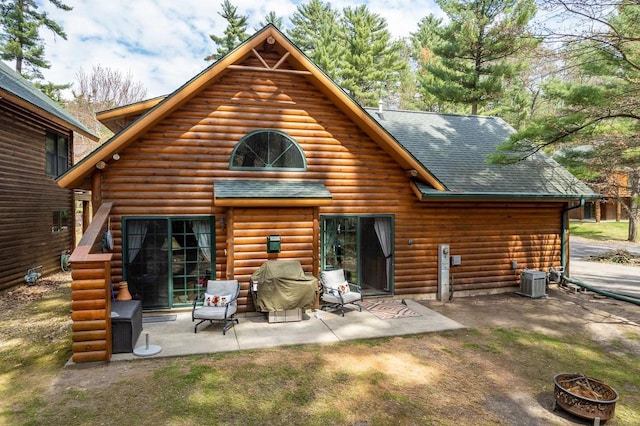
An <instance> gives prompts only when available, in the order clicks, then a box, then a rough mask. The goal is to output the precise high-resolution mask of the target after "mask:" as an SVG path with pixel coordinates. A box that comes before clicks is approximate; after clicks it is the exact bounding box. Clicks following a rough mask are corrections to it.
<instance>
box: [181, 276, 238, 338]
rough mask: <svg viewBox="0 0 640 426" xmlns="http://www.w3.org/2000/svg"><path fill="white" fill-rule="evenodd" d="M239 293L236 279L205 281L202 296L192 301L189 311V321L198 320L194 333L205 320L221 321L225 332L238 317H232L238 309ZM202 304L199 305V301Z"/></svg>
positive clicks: (236, 321) (224, 332) (223, 332)
mask: <svg viewBox="0 0 640 426" xmlns="http://www.w3.org/2000/svg"><path fill="white" fill-rule="evenodd" d="M239 293H240V284H239V283H238V280H229V281H223V280H220V281H218V280H216V281H213V280H209V281H208V282H207V291H206V293H204V294H203V295H202V296H200V297H199V298H197V299H196V300H194V301H193V310H192V311H191V321H192V322H194V321H195V320H200V322H199V323H197V324H196V326H195V327H194V329H193V332H194V333H197V332H198V326H199V325H200V324H202V323H203V322H205V321H209V322H211V323H213V322H214V321H219V322H223V323H224V324H223V327H222V334H223V335H224V334H226V333H227V330H228V329H229V328H230V327H231V326H232V325H233V323H234V322H235V323H236V324H238V319H237V318H233V316H234V315H235V314H236V311H237V310H238V304H237V299H238V294H239ZM200 302H202V305H201V306H199V303H200Z"/></svg>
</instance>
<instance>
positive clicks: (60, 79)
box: [9, 0, 443, 98]
mask: <svg viewBox="0 0 640 426" xmlns="http://www.w3.org/2000/svg"><path fill="white" fill-rule="evenodd" d="M63 1H64V3H65V4H67V5H69V6H72V7H73V10H72V11H69V12H65V11H60V10H58V9H56V8H55V7H54V6H53V5H52V4H51V3H50V2H49V1H48V0H37V3H38V4H39V5H40V6H41V8H42V9H41V10H44V11H47V13H48V14H49V17H50V18H51V19H53V20H55V21H56V22H58V23H59V24H60V25H61V26H62V28H63V29H64V31H65V32H66V34H67V40H64V39H62V38H60V37H54V36H53V34H52V33H51V32H50V31H48V30H46V29H45V28H42V29H41V33H40V35H41V37H42V38H43V40H44V42H45V57H46V59H47V60H48V61H49V62H50V63H51V68H50V69H48V70H42V71H43V74H44V76H45V80H46V81H51V82H53V83H56V84H64V83H74V82H75V81H76V80H77V78H76V74H77V72H78V71H79V70H80V69H82V70H83V71H84V72H85V73H87V74H89V73H90V72H91V69H92V67H93V66H95V65H101V66H103V67H109V68H111V69H112V70H118V71H119V72H120V73H121V74H122V75H125V76H126V75H128V74H130V75H131V77H132V79H133V81H135V82H141V83H142V84H143V85H144V87H145V88H146V89H147V98H153V97H156V96H162V95H167V94H169V93H171V92H173V91H174V90H176V89H177V88H179V87H180V86H182V85H183V84H184V83H186V82H187V81H188V80H190V79H191V78H192V77H193V76H195V75H196V74H198V73H200V72H201V71H202V70H203V69H204V68H205V67H206V66H207V65H208V63H207V62H205V61H204V57H206V56H207V55H209V54H211V53H213V52H214V51H215V50H216V46H215V44H214V43H213V41H211V39H210V37H209V35H210V34H215V35H218V36H221V35H223V31H224V29H225V28H226V26H227V23H226V20H224V18H222V17H221V16H220V15H219V13H221V12H222V7H221V4H222V0H127V1H125V0H107V1H96V0H63ZM307 2H308V0H272V1H268V2H267V1H264V0H231V3H232V4H233V5H235V6H237V7H238V13H239V14H241V15H247V16H248V17H249V26H248V28H247V32H248V33H249V34H253V33H254V32H255V31H256V30H257V29H259V24H260V22H263V21H264V18H265V16H266V15H267V13H268V12H269V11H271V10H273V11H275V12H276V14H277V15H278V16H282V17H283V18H284V19H283V22H284V27H285V31H286V29H287V27H289V26H290V21H289V17H290V16H291V15H293V13H294V12H295V11H296V8H297V5H298V4H300V3H307ZM324 2H327V1H326V0H325V1H324ZM329 3H330V4H331V6H332V7H333V8H334V9H337V10H342V9H343V8H344V7H347V6H351V7H354V6H358V5H361V4H366V5H367V7H368V9H369V10H370V11H371V12H374V13H377V14H378V15H380V16H382V17H383V18H385V19H386V21H387V24H388V29H389V31H390V32H391V34H392V35H393V36H394V37H397V38H400V37H408V36H410V33H412V32H415V31H416V30H417V28H418V22H419V21H420V19H422V18H423V17H425V16H427V15H429V14H431V13H433V14H435V15H437V16H443V15H442V12H441V11H440V9H439V8H438V6H437V5H436V4H435V3H434V1H433V0H394V1H389V0H334V1H329ZM9 65H10V66H13V64H11V63H9Z"/></svg>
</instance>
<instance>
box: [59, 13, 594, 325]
mask: <svg viewBox="0 0 640 426" xmlns="http://www.w3.org/2000/svg"><path fill="white" fill-rule="evenodd" d="M98 118H99V119H100V120H101V121H102V122H103V123H104V124H105V125H107V126H108V127H110V128H111V129H112V130H114V131H115V132H116V134H115V136H114V137H113V138H112V139H111V140H110V141H108V142H107V143H105V144H104V145H102V146H101V147H100V148H99V149H97V150H96V151H94V152H93V153H92V154H90V155H89V156H87V157H86V158H85V159H84V160H83V161H81V162H80V163H78V164H77V165H76V166H75V167H74V168H72V169H71V170H69V171H68V172H67V173H65V174H64V175H63V176H61V177H60V178H59V179H58V183H59V185H60V186H61V187H63V188H68V189H76V188H82V189H90V190H92V191H93V192H92V194H93V195H92V196H93V202H94V206H93V208H94V211H98V209H99V208H100V207H101V205H103V204H104V203H111V204H112V207H111V208H110V210H105V212H106V214H107V215H108V218H109V223H110V225H109V226H110V229H111V232H112V234H113V240H114V248H113V256H112V258H111V261H110V273H111V281H113V282H114V283H115V282H118V281H119V280H126V281H127V282H128V284H129V291H130V292H131V293H132V294H133V295H134V297H136V298H139V299H141V300H142V303H143V307H144V308H145V309H155V308H175V307H180V306H186V305H187V304H188V303H190V301H191V300H193V298H194V297H195V296H196V295H198V294H199V292H202V291H203V289H204V287H202V284H203V283H205V282H206V279H207V278H209V277H212V278H217V279H229V278H235V279H238V280H239V281H240V282H241V284H242V290H241V297H240V301H239V305H240V306H239V311H240V312H244V311H251V310H253V309H254V307H253V305H252V301H251V297H250V296H249V278H250V276H251V274H252V273H253V272H254V271H255V270H256V269H257V268H258V267H259V266H260V265H261V264H262V263H263V262H264V261H266V260H270V259H297V260H299V261H300V262H301V264H302V265H303V267H304V270H305V271H306V272H307V273H310V274H314V275H316V276H317V275H318V273H319V272H320V271H321V270H323V269H328V268H337V267H343V268H345V270H346V271H347V274H348V276H349V278H350V280H352V281H355V282H358V283H359V284H361V285H362V286H363V288H364V289H365V294H366V295H387V296H399V297H400V296H401V297H404V298H407V297H414V298H427V297H433V295H434V293H435V292H436V288H437V281H438V253H439V245H441V244H448V245H449V247H450V253H451V254H452V255H459V256H461V264H460V265H459V266H453V267H452V281H451V282H452V284H453V286H454V289H455V291H456V292H460V293H469V292H472V291H494V290H496V289H498V290H507V289H513V288H515V287H517V285H518V282H519V274H520V272H521V271H522V270H523V269H525V268H531V269H538V270H546V269H547V268H549V267H552V266H559V265H561V264H562V263H564V262H565V261H566V258H563V253H566V251H564V250H565V248H564V247H563V244H566V235H565V233H566V228H567V223H566V216H567V209H568V208H569V207H571V206H573V205H574V204H576V201H580V200H581V199H585V198H590V197H594V195H595V194H594V193H593V192H592V191H591V190H590V189H589V188H588V187H586V186H585V185H583V184H582V183H581V182H579V181H578V180H576V179H575V178H573V177H572V176H571V175H570V174H569V173H568V172H567V171H566V170H564V169H562V168H561V167H560V166H559V165H558V164H557V163H555V162H553V161H552V160H550V159H548V158H547V157H545V156H544V155H542V154H540V155H538V156H536V157H535V158H531V159H529V160H527V161H523V162H522V163H520V164H517V165H512V166H498V165H488V164H485V162H484V155H485V154H488V153H491V152H493V150H494V149H495V146H496V145H497V144H498V143H500V142H502V141H504V140H505V139H506V138H508V137H509V135H510V133H511V132H512V131H513V130H512V129H511V128H510V127H509V126H508V125H507V124H505V123H504V122H503V121H502V120H500V119H498V118H494V117H479V116H458V115H438V114H430V113H420V112H407V111H378V110H377V109H363V108H361V107H360V106H359V105H358V104H356V103H355V102H354V101H353V100H352V99H351V98H350V97H349V96H348V95H346V94H345V93H344V91H342V90H341V89H340V88H339V87H338V86H336V84H335V83H333V82H332V81H331V80H330V79H329V78H327V76H326V75H325V74H324V73H322V72H321V71H320V70H319V69H318V68H316V67H315V66H314V65H313V64H312V63H311V62H310V61H309V60H308V58H306V57H305V56H304V55H303V54H302V53H301V52H300V51H299V50H298V49H297V48H296V47H295V46H294V45H293V44H292V43H291V42H290V41H289V40H288V39H287V38H286V37H284V36H283V35H282V33H280V32H279V31H278V30H277V29H276V28H275V27H273V26H267V27H265V28H264V29H263V30H261V31H260V32H258V33H257V34H256V35H254V36H253V37H251V38H250V39H249V40H247V41H246V42H245V43H244V44H242V45H241V46H239V47H238V48H237V49H235V50H234V51H233V52H231V53H230V54H228V55H227V56H225V57H224V58H222V59H220V60H219V61H217V62H216V63H214V64H213V65H211V66H210V67H209V68H207V69H206V70H205V71H203V72H202V73H201V74H199V75H197V76H196V77H194V78H193V79H192V80H191V81H189V82H187V83H186V84H185V85H184V86H182V87H181V88H179V89H178V90H176V91H175V92H174V93H172V94H171V95H169V96H168V97H166V98H163V99H155V100H151V101H146V102H143V103H140V104H135V105H130V106H127V107H123V108H119V109H116V110H111V111H106V112H103V113H101V114H99V116H98ZM105 225H106V222H105V220H104V219H102V222H101V224H100V226H102V227H104V226H105ZM96 235H97V234H96ZM270 236H277V237H279V241H280V245H281V246H280V249H279V251H278V250H272V251H268V250H267V239H268V238H269V237H270ZM90 244H91V242H87V247H88V245H90ZM276 248H277V247H276ZM87 250H88V248H87ZM87 250H85V251H84V252H83V253H80V254H78V255H75V256H74V258H75V261H76V262H82V261H83V259H85V255H88V251H87ZM516 263H517V265H516ZM74 265H75V263H74ZM514 267H515V268H514ZM74 271H75V269H74ZM74 282H75V281H74ZM106 282H108V280H107V281H106Z"/></svg>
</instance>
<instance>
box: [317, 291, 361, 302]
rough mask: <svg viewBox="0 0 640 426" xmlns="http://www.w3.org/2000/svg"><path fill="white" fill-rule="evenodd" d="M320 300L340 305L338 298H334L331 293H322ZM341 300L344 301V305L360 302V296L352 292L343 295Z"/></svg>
mask: <svg viewBox="0 0 640 426" xmlns="http://www.w3.org/2000/svg"><path fill="white" fill-rule="evenodd" d="M322 300H323V301H325V302H327V303H340V296H335V295H333V294H331V293H324V294H323V295H322ZM342 300H344V303H353V302H357V301H358V300H362V296H361V295H360V293H357V292H355V291H352V292H350V293H346V294H343V295H342Z"/></svg>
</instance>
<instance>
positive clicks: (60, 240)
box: [0, 99, 74, 290]
mask: <svg viewBox="0 0 640 426" xmlns="http://www.w3.org/2000/svg"><path fill="white" fill-rule="evenodd" d="M47 130H51V131H54V132H56V133H58V134H60V135H63V136H66V137H67V138H68V139H69V148H70V150H71V147H72V146H73V137H72V136H73V135H72V133H71V132H70V131H69V130H67V129H64V128H61V127H60V126H58V125H56V124H55V123H52V122H49V121H46V120H44V119H43V118H41V117H38V116H36V115H34V114H32V113H30V112H29V111H27V110H24V109H22V108H20V107H18V106H15V105H13V104H10V103H8V102H7V101H6V100H3V99H0V253H2V255H0V290H3V289H6V288H9V287H12V286H15V285H20V284H23V283H24V276H25V274H26V273H27V270H28V269H29V268H32V267H35V266H39V265H42V266H43V272H44V273H45V274H50V273H53V272H57V271H59V270H60V254H61V252H62V251H63V250H69V249H71V248H73V243H74V241H73V224H74V220H73V211H74V208H73V192H72V191H71V190H68V189H63V188H60V187H59V186H58V185H57V184H56V182H55V181H54V179H53V178H52V177H51V176H47V175H46V173H45V161H46V160H45V136H46V132H47ZM69 158H71V155H69ZM55 210H68V211H70V212H71V221H70V227H69V229H68V231H66V232H56V233H52V232H51V223H52V212H53V211H55Z"/></svg>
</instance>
